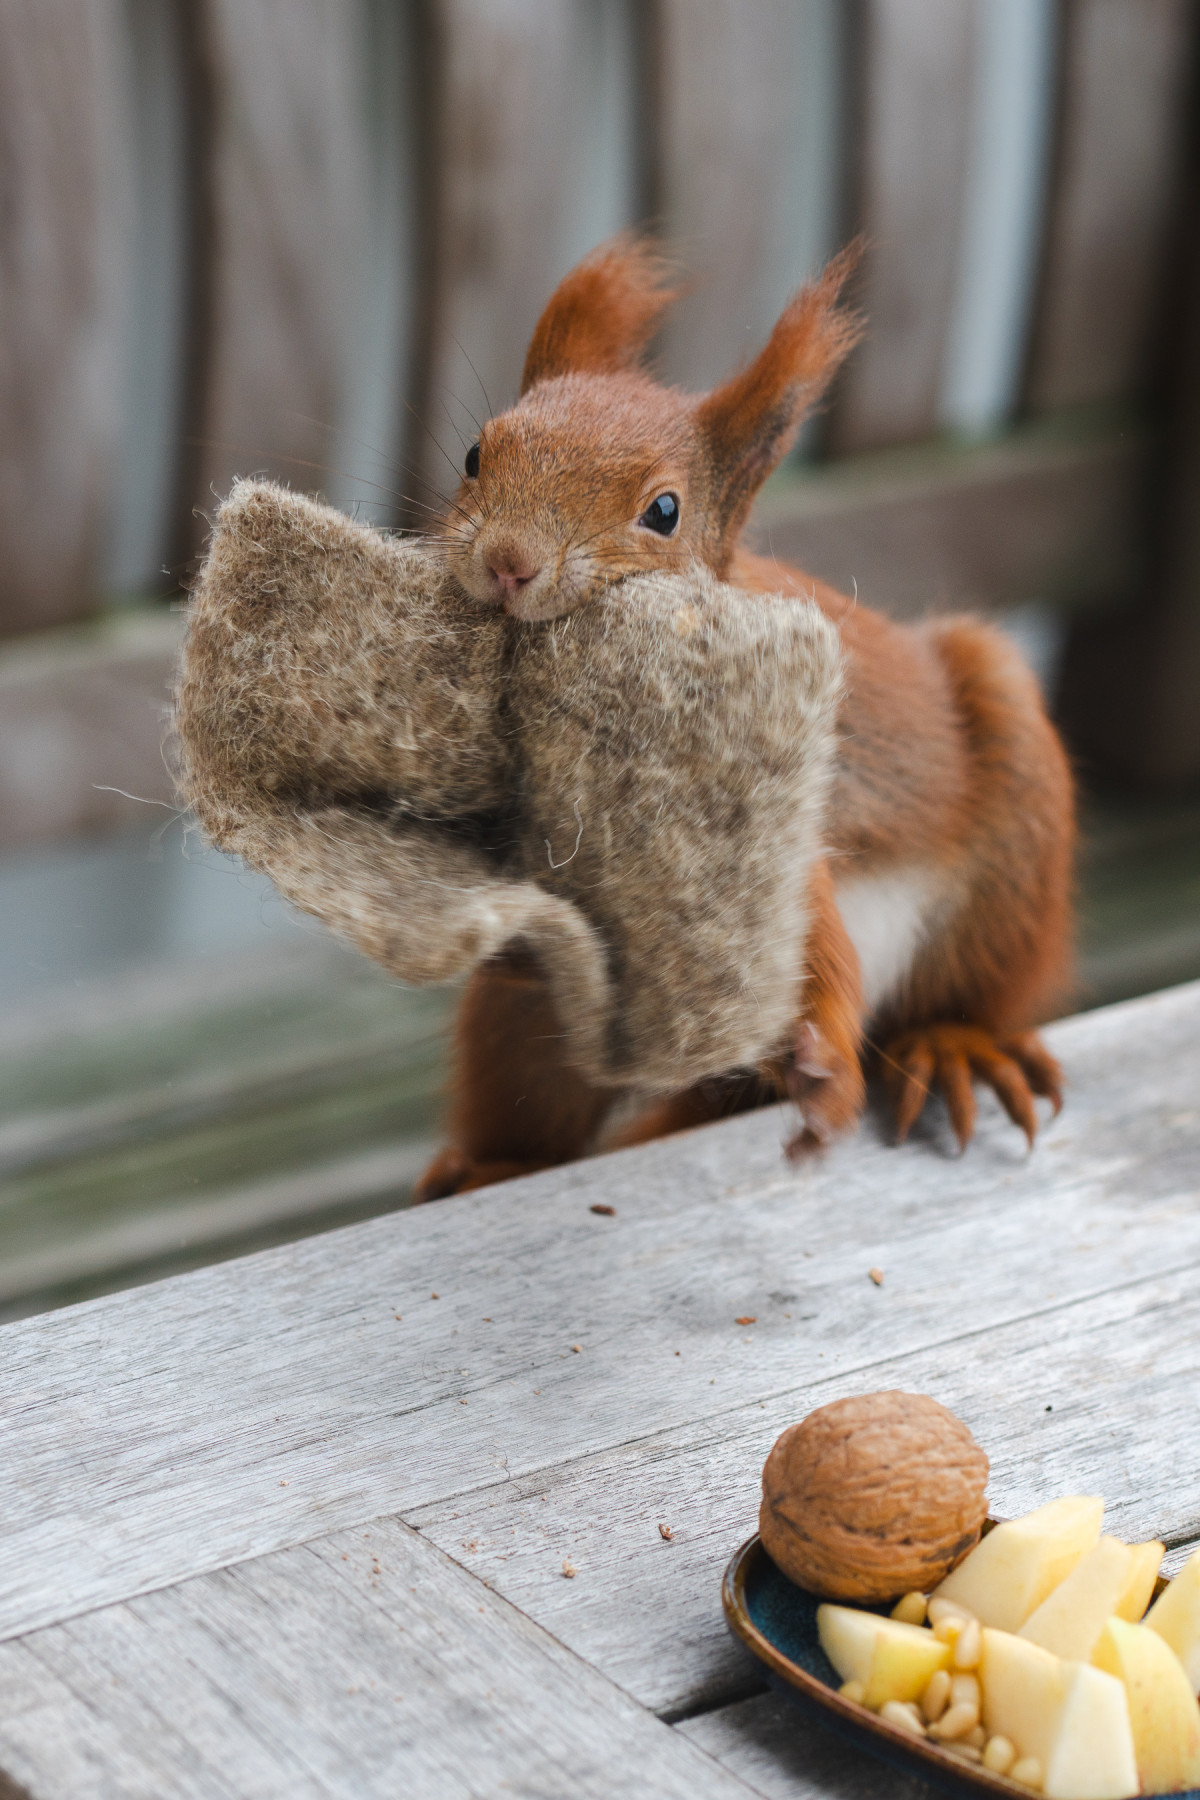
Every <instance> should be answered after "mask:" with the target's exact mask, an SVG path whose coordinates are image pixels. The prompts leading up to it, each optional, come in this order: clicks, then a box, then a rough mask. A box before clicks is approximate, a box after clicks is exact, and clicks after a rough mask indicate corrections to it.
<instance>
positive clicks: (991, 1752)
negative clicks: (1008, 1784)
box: [983, 1733, 1017, 1775]
mask: <svg viewBox="0 0 1200 1800" xmlns="http://www.w3.org/2000/svg"><path fill="white" fill-rule="evenodd" d="M1016 1760H1017V1752H1016V1747H1015V1746H1014V1744H1013V1743H1012V1741H1011V1739H1009V1738H1006V1737H1001V1736H1000V1735H999V1734H998V1733H997V1735H996V1736H995V1737H992V1738H989V1739H988V1741H987V1743H986V1744H985V1745H984V1748H983V1766H984V1768H985V1769H990V1770H991V1771H992V1774H993V1775H1007V1774H1008V1771H1009V1770H1010V1769H1011V1768H1012V1766H1013V1764H1014V1762H1015V1761H1016Z"/></svg>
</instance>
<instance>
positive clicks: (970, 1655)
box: [951, 1619, 983, 1669]
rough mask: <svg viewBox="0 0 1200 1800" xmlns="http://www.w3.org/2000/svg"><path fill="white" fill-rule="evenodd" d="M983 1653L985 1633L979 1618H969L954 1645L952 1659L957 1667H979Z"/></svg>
mask: <svg viewBox="0 0 1200 1800" xmlns="http://www.w3.org/2000/svg"><path fill="white" fill-rule="evenodd" d="M982 1655H983V1633H982V1631H981V1630H980V1629H979V1620H978V1619H968V1620H967V1622H966V1624H965V1625H964V1626H963V1628H962V1632H961V1634H960V1636H959V1638H958V1641H957V1642H956V1644H955V1646H954V1651H953V1655H952V1657H951V1661H952V1662H953V1664H954V1666H955V1668H956V1669H977V1668H978V1667H979V1658H980V1657H981V1656H982Z"/></svg>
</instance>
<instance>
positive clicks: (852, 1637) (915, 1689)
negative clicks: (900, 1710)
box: [817, 1605, 950, 1712]
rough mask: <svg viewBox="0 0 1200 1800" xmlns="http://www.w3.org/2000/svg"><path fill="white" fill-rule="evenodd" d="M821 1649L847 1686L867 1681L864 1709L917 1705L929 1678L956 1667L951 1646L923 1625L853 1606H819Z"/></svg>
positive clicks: (864, 1683) (818, 1624)
mask: <svg viewBox="0 0 1200 1800" xmlns="http://www.w3.org/2000/svg"><path fill="white" fill-rule="evenodd" d="M817 1633H818V1636H819V1637H820V1640H821V1648H822V1650H824V1652H825V1654H826V1656H827V1657H828V1658H829V1660H830V1662H831V1663H832V1664H833V1666H834V1668H835V1669H836V1670H837V1672H838V1674H839V1675H840V1676H841V1678H842V1680H843V1681H861V1682H862V1684H863V1689H864V1693H863V1705H864V1706H869V1707H871V1709H872V1710H873V1711H876V1712H877V1711H878V1710H879V1708H880V1707H881V1706H882V1705H883V1704H884V1703H885V1701H888V1700H917V1699H919V1698H920V1696H921V1695H922V1694H923V1693H924V1691H925V1688H926V1686H927V1685H928V1682H929V1677H930V1676H931V1675H933V1674H935V1673H936V1671H937V1670H938V1669H944V1668H946V1667H947V1666H948V1664H949V1662H950V1646H949V1644H943V1643H941V1642H940V1641H939V1639H937V1638H935V1637H934V1635H933V1633H932V1631H926V1629H925V1628H924V1626H922V1625H905V1624H904V1623H903V1622H902V1621H901V1620H899V1619H884V1618H880V1616H879V1614H878V1613H869V1612H860V1611H859V1610H858V1608H857V1607H853V1606H828V1605H824V1606H818V1608H817Z"/></svg>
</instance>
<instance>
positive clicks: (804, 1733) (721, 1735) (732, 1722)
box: [676, 1694, 935, 1800]
mask: <svg viewBox="0 0 1200 1800" xmlns="http://www.w3.org/2000/svg"><path fill="white" fill-rule="evenodd" d="M676 1729H677V1730H678V1731H679V1732H680V1733H681V1734H682V1735H683V1736H684V1737H687V1738H689V1739H690V1740H691V1742H692V1743H693V1744H699V1745H700V1746H701V1748H702V1749H704V1750H706V1751H707V1752H708V1754H709V1755H710V1756H712V1757H715V1758H716V1760H717V1761H718V1762H719V1763H722V1764H724V1766H725V1767H726V1768H727V1769H730V1770H733V1771H734V1772H735V1773H737V1774H738V1775H740V1776H741V1778H742V1780H743V1781H745V1782H747V1783H748V1784H749V1785H750V1786H751V1787H752V1788H753V1789H754V1791H755V1792H756V1793H758V1794H761V1795H762V1796H763V1800H932V1796H933V1794H934V1791H935V1790H934V1789H933V1788H931V1787H930V1786H929V1785H928V1783H927V1782H924V1781H918V1780H916V1779H914V1778H913V1777H912V1776H909V1775H900V1774H898V1773H897V1771H896V1770H895V1769H891V1768H889V1767H888V1765H887V1764H886V1763H882V1762H879V1761H877V1760H876V1758H875V1757H873V1756H868V1755H867V1753H866V1751H864V1750H859V1749H857V1748H856V1747H855V1746H854V1745H851V1744H846V1743H843V1742H842V1740H841V1739H840V1738H837V1737H834V1735H833V1733H832V1732H830V1731H826V1730H824V1729H823V1728H822V1727H821V1726H820V1725H819V1724H817V1722H816V1720H815V1718H814V1717H813V1715H812V1713H811V1712H808V1711H804V1710H802V1709H801V1708H800V1707H799V1706H796V1705H795V1704H794V1703H793V1702H792V1701H790V1700H786V1699H784V1698H783V1697H782V1696H780V1695H776V1694H758V1695H755V1697H754V1698H753V1699H750V1700H739V1701H737V1702H735V1703H734V1704H733V1705H732V1706H724V1707H721V1708H719V1709H718V1710H717V1711H715V1712H711V1713H702V1714H701V1715H700V1716H699V1717H698V1718H695V1719H688V1720H687V1721H686V1722H685V1723H684V1724H682V1725H679V1726H677V1727H676Z"/></svg>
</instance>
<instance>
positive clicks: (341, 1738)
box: [0, 1520, 752, 1800]
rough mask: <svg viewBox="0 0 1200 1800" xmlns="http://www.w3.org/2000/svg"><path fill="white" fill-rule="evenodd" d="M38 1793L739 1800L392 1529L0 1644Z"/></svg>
mask: <svg viewBox="0 0 1200 1800" xmlns="http://www.w3.org/2000/svg"><path fill="white" fill-rule="evenodd" d="M0 1762H2V1763H3V1765H4V1767H5V1768H6V1769H7V1770H8V1772H9V1773H10V1775H12V1776H13V1777H15V1778H16V1779H17V1780H19V1781H20V1782H21V1783H22V1784H23V1785H24V1787H25V1788H26V1789H27V1791H28V1793H29V1794H30V1795H32V1796H33V1800H142V1797H143V1796H144V1797H145V1800H158V1797H159V1796H161V1795H164V1794H170V1795H172V1796H178V1797H179V1800H233V1797H236V1800H246V1797H247V1796H253V1797H254V1800H268V1797H273V1796H278V1797H279V1800H284V1797H286V1800H318V1796H320V1797H330V1800H332V1797H333V1796H338V1797H340V1800H366V1797H367V1796H373V1795H378V1796H380V1800H385V1797H386V1800H392V1797H393V1796H395V1795H397V1794H401V1793H402V1794H404V1795H405V1796H411V1800H451V1797H457V1796H460V1795H461V1796H468V1795H470V1796H478V1797H479V1800H491V1796H493V1795H495V1794H497V1793H506V1792H507V1793H517V1794H521V1795H545V1796H547V1800H549V1797H550V1796H552V1795H555V1796H556V1795H562V1794H568V1793H569V1794H571V1795H579V1796H582V1797H585V1800H586V1797H592V1800H611V1796H612V1795H613V1794H614V1793H620V1792H638V1793H651V1794H654V1795H656V1796H662V1800H672V1797H674V1800H705V1797H707V1796H711V1797H712V1800H735V1796H739V1795H740V1796H745V1795H747V1794H749V1793H750V1792H751V1791H752V1790H750V1789H748V1788H747V1787H746V1786H745V1785H744V1784H743V1783H742V1782H741V1781H740V1780H739V1779H738V1778H737V1777H736V1776H733V1775H731V1774H729V1773H728V1772H727V1771H725V1770H723V1769H722V1768H721V1767H720V1765H719V1764H718V1763H716V1762H714V1761H713V1760H712V1759H710V1758H709V1756H708V1755H707V1754H706V1753H705V1752H704V1751H702V1750H701V1749H699V1748H697V1747H696V1746H695V1745H693V1744H691V1743H689V1742H688V1740H687V1739H686V1738H683V1737H681V1736H679V1734H677V1733H675V1732H672V1731H670V1730H669V1729H668V1728H667V1727H666V1726H664V1725H662V1724H660V1723H659V1722H658V1721H657V1720H656V1719H654V1718H652V1717H650V1716H649V1715H647V1714H646V1713H645V1712H643V1711H642V1710H641V1708H640V1707H638V1706H637V1705H635V1704H634V1703H633V1702H632V1701H630V1700H629V1699H628V1698H627V1696H625V1695H624V1694H622V1693H621V1692H620V1690H619V1689H618V1688H616V1687H614V1686H613V1685H612V1684H611V1683H609V1682H608V1681H606V1680H605V1679H604V1678H603V1676H601V1675H600V1674H598V1673H597V1672H596V1671H595V1670H594V1669H592V1668H590V1667H588V1666H587V1664H585V1663H581V1662H579V1661H578V1660H577V1659H576V1658H575V1657H573V1656H572V1655H571V1654H570V1652H568V1651H565V1650H563V1649H562V1647H561V1646H560V1645H558V1644H556V1643H555V1642H554V1640H553V1639H552V1638H550V1637H549V1636H548V1635H547V1634H546V1633H545V1632H542V1631H540V1630H539V1629H538V1628H537V1627H536V1626H534V1625H532V1624H531V1623H530V1622H529V1621H528V1620H527V1619H525V1618H523V1617H522V1616H521V1615H520V1614H519V1613H517V1612H516V1611H515V1610H514V1609H513V1608H512V1607H510V1606H509V1605H508V1604H507V1603H506V1602H505V1601H503V1600H501V1599H499V1598H497V1596H496V1595H494V1594H491V1593H489V1591H488V1590H487V1588H485V1587H484V1586H482V1585H481V1584H480V1583H479V1582H477V1581H475V1580H473V1579H472V1577H471V1576H469V1575H467V1574H465V1573H464V1572H463V1571H462V1570H461V1569H458V1568H456V1567H455V1566H454V1564H453V1563H451V1562H450V1561H449V1560H448V1559H447V1558H445V1557H443V1556H441V1555H440V1554H439V1553H438V1552H437V1551H436V1550H434V1549H432V1548H431V1547H430V1546H429V1545H427V1544H424V1543H422V1541H421V1540H420V1539H419V1538H418V1537H416V1536H415V1534H414V1533H413V1532H411V1531H409V1530H407V1529H406V1528H405V1527H404V1526H403V1525H401V1524H399V1523H397V1522H395V1521H390V1520H383V1521H379V1522H377V1523H376V1524H374V1525H373V1526H372V1527H371V1528H370V1530H369V1531H368V1532H361V1531H355V1532H353V1533H343V1534H341V1535H339V1536H335V1537H330V1538H323V1539H321V1540H319V1541H318V1542H316V1543H313V1544H311V1545H308V1546H306V1547H305V1548H303V1549H299V1550H293V1551H290V1552H286V1553H284V1554H282V1555H278V1556H273V1557H267V1558H264V1559H261V1560H259V1561H256V1562H253V1563H248V1564H243V1565H242V1566H241V1567H240V1568H238V1569H236V1570H226V1571H222V1572H219V1573H216V1574H213V1575H208V1576H204V1577H201V1578H200V1579H199V1580H197V1581H194V1582H189V1583H186V1584H185V1585H183V1586H182V1587H178V1588H172V1589H168V1590H167V1591H165V1592H162V1593H158V1594H153V1595H149V1596H147V1597H145V1598H143V1599H141V1600H136V1601H133V1602H132V1603H130V1604H129V1605H123V1606H117V1607H113V1608H109V1609H106V1610H103V1611H100V1612H96V1613H92V1614H89V1615H88V1616H87V1617H86V1618H82V1619H76V1620H73V1621H72V1622H71V1623H70V1624H68V1625H64V1626H59V1627H54V1628H51V1629H50V1630H49V1631H46V1632H42V1633H39V1634H37V1635H35V1636H34V1637H31V1638H27V1639H25V1640H24V1641H22V1642H18V1643H13V1644H7V1645H4V1646H3V1647H0Z"/></svg>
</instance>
